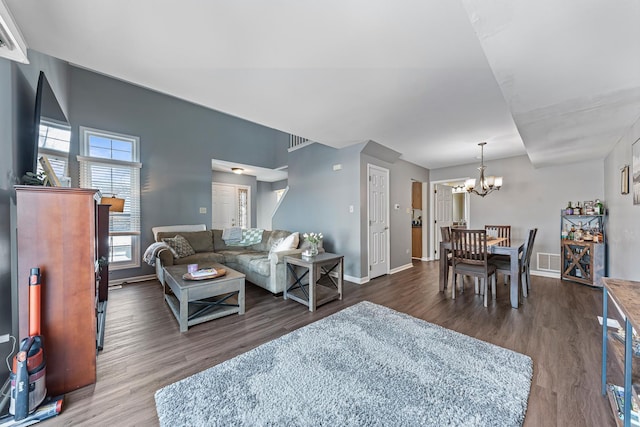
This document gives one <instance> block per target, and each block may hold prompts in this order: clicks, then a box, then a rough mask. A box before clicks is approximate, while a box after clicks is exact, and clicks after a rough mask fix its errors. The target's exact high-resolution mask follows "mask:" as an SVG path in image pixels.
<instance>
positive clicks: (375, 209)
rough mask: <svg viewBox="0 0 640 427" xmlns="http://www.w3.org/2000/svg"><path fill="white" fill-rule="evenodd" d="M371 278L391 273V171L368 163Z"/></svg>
mask: <svg viewBox="0 0 640 427" xmlns="http://www.w3.org/2000/svg"><path fill="white" fill-rule="evenodd" d="M367 169H368V173H369V186H368V187H369V189H368V195H369V209H368V215H369V279H373V278H374V277H378V276H382V275H384V274H388V273H389V171H388V170H387V169H383V168H380V167H377V166H374V165H368V168H367Z"/></svg>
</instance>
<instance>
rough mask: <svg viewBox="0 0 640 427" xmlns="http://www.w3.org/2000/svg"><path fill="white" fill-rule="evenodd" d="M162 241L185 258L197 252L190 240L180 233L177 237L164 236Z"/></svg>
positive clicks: (180, 256)
mask: <svg viewBox="0 0 640 427" xmlns="http://www.w3.org/2000/svg"><path fill="white" fill-rule="evenodd" d="M162 241H163V242H165V243H166V244H167V245H169V246H170V247H171V248H172V249H173V250H174V251H175V253H176V254H177V255H178V258H184V257H187V256H189V255H193V254H195V253H196V251H194V250H193V248H192V247H191V245H190V244H189V241H188V240H187V239H185V238H184V237H182V236H181V235H179V234H178V235H177V236H176V237H167V238H164V239H162Z"/></svg>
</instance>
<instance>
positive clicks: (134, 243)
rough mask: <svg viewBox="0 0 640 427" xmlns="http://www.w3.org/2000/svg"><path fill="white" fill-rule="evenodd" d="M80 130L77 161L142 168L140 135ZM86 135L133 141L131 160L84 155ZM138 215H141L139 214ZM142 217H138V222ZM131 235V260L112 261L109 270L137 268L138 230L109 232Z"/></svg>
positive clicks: (138, 250) (87, 128)
mask: <svg viewBox="0 0 640 427" xmlns="http://www.w3.org/2000/svg"><path fill="white" fill-rule="evenodd" d="M79 130H80V132H79V133H80V153H81V155H78V156H77V160H78V162H88V163H94V164H95V163H101V164H104V165H107V166H109V165H111V166H125V167H136V168H138V169H141V168H142V163H140V161H139V160H140V137H137V136H133V135H126V134H122V133H118V132H111V131H104V130H100V129H95V128H90V127H86V126H79ZM88 135H98V136H104V137H105V138H120V139H122V140H125V141H132V142H133V151H132V156H133V160H132V161H131V162H128V161H122V160H114V159H107V158H104V157H91V156H85V155H84V154H87V153H89V152H90V145H89V138H88ZM141 195H142V191H141V189H138V197H141ZM139 215H140V217H141V216H142V215H141V214H139ZM141 220H142V218H139V222H140V221H141ZM125 235H126V236H131V237H132V238H131V261H120V262H112V263H111V264H110V265H109V269H110V270H114V271H115V270H125V269H129V268H138V267H140V258H141V250H140V232H139V231H131V232H110V233H109V237H114V236H125Z"/></svg>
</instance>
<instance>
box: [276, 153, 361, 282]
mask: <svg viewBox="0 0 640 427" xmlns="http://www.w3.org/2000/svg"><path fill="white" fill-rule="evenodd" d="M359 153H360V146H351V147H346V148H343V149H340V150H337V149H335V148H331V147H327V146H325V145H322V144H311V145H309V146H306V147H304V148H300V149H298V150H294V151H292V152H290V153H289V161H288V165H289V167H288V172H289V180H288V182H289V191H288V192H287V195H286V197H285V198H284V200H283V201H282V203H281V205H280V208H279V209H278V211H277V212H276V214H275V216H274V217H273V228H274V229H282V230H290V231H299V232H301V233H305V232H316V233H322V234H323V235H324V241H323V246H324V248H325V250H327V251H328V252H335V253H339V254H342V255H344V264H345V274H346V275H351V276H356V277H360V271H361V265H360V264H361V262H360V232H359V230H360V210H361V207H360V192H359V191H360V190H359V182H360V179H359V173H360V166H359V161H360V160H359V159H360V156H359ZM337 163H340V164H342V170H339V171H334V170H333V168H332V166H333V165H334V164H337ZM350 205H353V207H354V212H353V213H349V206H350Z"/></svg>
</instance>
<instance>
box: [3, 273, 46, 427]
mask: <svg viewBox="0 0 640 427" xmlns="http://www.w3.org/2000/svg"><path fill="white" fill-rule="evenodd" d="M40 289H41V282H40V269H39V268H32V269H31V272H30V275H29V336H28V337H27V338H24V339H23V340H22V341H21V342H20V350H19V351H18V354H16V356H15V357H14V358H13V370H12V372H11V374H10V377H11V404H10V406H9V413H10V414H12V415H13V416H14V420H15V421H20V420H24V419H25V418H27V416H28V415H29V414H30V413H32V412H34V411H35V410H36V409H38V406H39V405H40V404H41V403H42V402H43V401H44V398H45V397H46V395H47V388H46V384H45V374H46V364H45V358H44V344H43V338H42V336H41V335H40Z"/></svg>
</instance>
